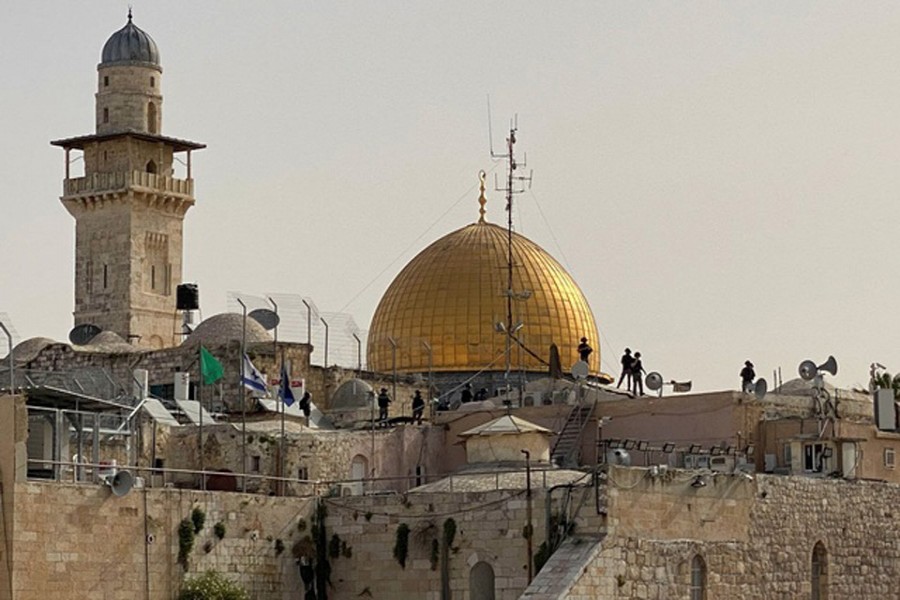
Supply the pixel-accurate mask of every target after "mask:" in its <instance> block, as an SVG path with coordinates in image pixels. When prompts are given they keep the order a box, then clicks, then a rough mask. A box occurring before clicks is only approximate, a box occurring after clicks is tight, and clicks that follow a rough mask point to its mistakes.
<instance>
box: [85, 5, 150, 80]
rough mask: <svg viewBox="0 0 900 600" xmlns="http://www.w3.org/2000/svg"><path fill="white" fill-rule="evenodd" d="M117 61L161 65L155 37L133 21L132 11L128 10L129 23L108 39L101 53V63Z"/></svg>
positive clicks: (108, 63)
mask: <svg viewBox="0 0 900 600" xmlns="http://www.w3.org/2000/svg"><path fill="white" fill-rule="evenodd" d="M115 63H149V64H151V65H154V66H157V67H158V66H159V48H157V47H156V42H154V41H153V38H152V37H150V35H149V34H148V33H147V32H146V31H144V30H143V29H141V28H139V27H138V26H137V25H135V24H134V23H132V22H131V11H130V10H129V11H128V23H126V24H125V27H123V28H122V29H120V30H118V31H117V32H115V33H114V34H112V35H111V36H109V39H108V40H106V44H104V45H103V52H102V54H101V62H100V64H101V65H110V64H115Z"/></svg>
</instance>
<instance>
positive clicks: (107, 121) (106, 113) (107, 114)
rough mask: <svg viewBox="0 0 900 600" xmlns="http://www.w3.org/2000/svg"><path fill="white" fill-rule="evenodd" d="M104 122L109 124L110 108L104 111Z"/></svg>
mask: <svg viewBox="0 0 900 600" xmlns="http://www.w3.org/2000/svg"><path fill="white" fill-rule="evenodd" d="M103 122H104V123H109V109H108V108H104V109H103Z"/></svg>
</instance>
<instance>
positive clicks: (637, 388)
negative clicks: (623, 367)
mask: <svg viewBox="0 0 900 600" xmlns="http://www.w3.org/2000/svg"><path fill="white" fill-rule="evenodd" d="M630 371H631V375H630V378H631V382H632V387H633V388H634V389H633V390H631V391H633V392H634V395H635V396H643V395H644V376H643V374H644V373H645V371H644V364H643V363H642V362H641V353H640V352H635V353H634V359H632V361H631V369H630Z"/></svg>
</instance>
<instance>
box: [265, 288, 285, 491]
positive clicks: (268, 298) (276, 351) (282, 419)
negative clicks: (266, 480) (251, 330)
mask: <svg viewBox="0 0 900 600" xmlns="http://www.w3.org/2000/svg"><path fill="white" fill-rule="evenodd" d="M266 299H267V300H268V301H269V302H271V303H272V306H273V307H274V308H275V316H276V317H277V316H278V303H276V302H275V301H274V300H272V298H271V297H266ZM278 323H279V319H276V320H275V331H274V334H275V344H274V346H273V349H274V350H275V353H274V354H273V355H272V359H273V360H272V362H273V363H274V364H275V365H276V366H277V365H278ZM281 362H282V364H284V350H282V351H281ZM276 401H277V398H276ZM276 406H277V404H276ZM280 458H281V460H280V461H279V462H280V463H281V465H280V473H279V474H280V475H281V480H280V481H279V489H280V490H281V495H282V496H284V495H285V488H286V487H287V482H286V481H285V473H284V402H282V403H281V453H280Z"/></svg>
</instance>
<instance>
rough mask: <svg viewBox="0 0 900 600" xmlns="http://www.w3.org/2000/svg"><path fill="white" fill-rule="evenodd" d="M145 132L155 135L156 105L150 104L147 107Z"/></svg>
mask: <svg viewBox="0 0 900 600" xmlns="http://www.w3.org/2000/svg"><path fill="white" fill-rule="evenodd" d="M147 131H149V132H150V133H156V105H155V104H153V103H152V102H151V103H150V104H148V105H147Z"/></svg>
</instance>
